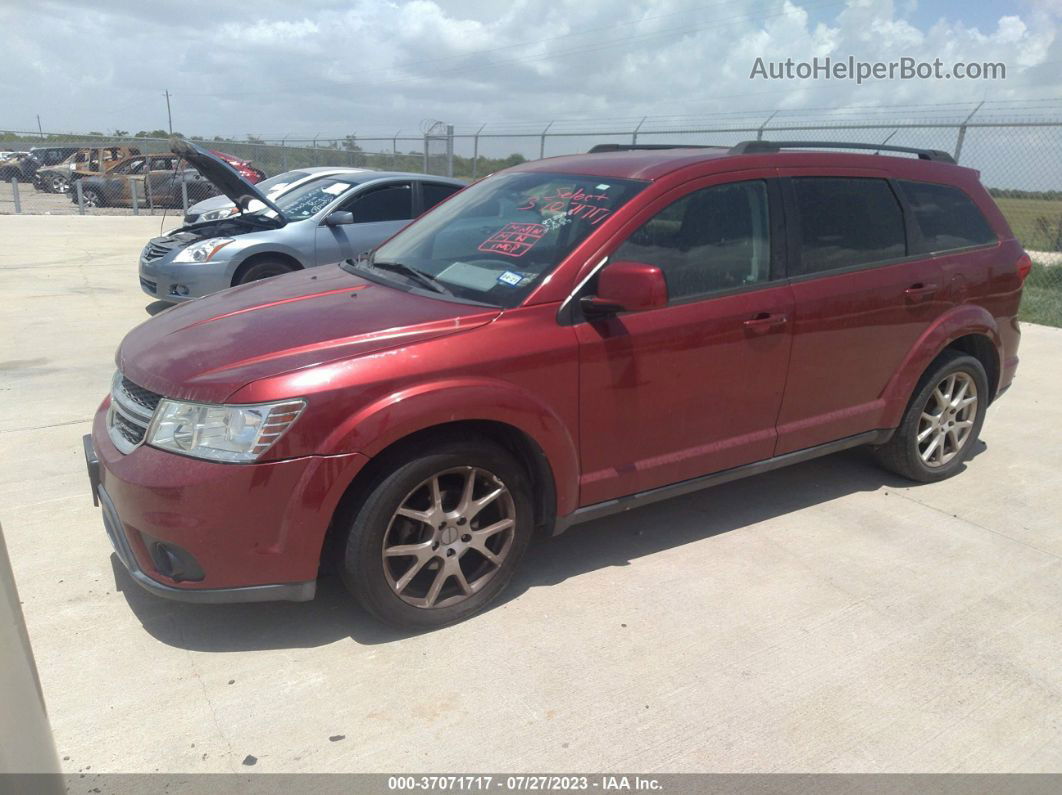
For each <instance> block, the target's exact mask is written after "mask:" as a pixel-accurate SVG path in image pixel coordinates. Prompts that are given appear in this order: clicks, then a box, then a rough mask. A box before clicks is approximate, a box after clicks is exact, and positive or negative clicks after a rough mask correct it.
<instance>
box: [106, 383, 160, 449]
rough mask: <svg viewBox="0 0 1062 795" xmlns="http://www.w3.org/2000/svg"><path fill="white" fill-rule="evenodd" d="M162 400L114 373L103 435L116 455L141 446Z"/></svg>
mask: <svg viewBox="0 0 1062 795" xmlns="http://www.w3.org/2000/svg"><path fill="white" fill-rule="evenodd" d="M161 400H162V396H161V395H156V394H155V393H154V392H151V391H149V390H147V389H144V388H143V387H139V386H137V385H136V384H134V383H133V382H132V381H130V380H129V379H128V378H125V377H124V376H122V374H121V373H115V374H114V379H113V380H112V381H111V407H110V409H108V411H107V435H108V436H109V437H110V439H111V443H112V444H114V446H115V447H116V448H117V449H118V451H119V452H120V453H123V454H125V455H128V454H129V453H131V452H133V450H135V449H136V448H137V447H139V446H140V445H142V444H143V443H144V437H145V436H146V435H147V429H148V426H149V425H151V420H152V418H154V416H155V409H156V408H158V405H159V402H160V401H161Z"/></svg>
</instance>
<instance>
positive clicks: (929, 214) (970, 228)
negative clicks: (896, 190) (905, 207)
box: [900, 182, 996, 254]
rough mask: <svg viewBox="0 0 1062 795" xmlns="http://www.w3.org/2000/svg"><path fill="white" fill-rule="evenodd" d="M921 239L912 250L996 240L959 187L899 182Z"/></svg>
mask: <svg viewBox="0 0 1062 795" xmlns="http://www.w3.org/2000/svg"><path fill="white" fill-rule="evenodd" d="M900 190H902V191H903V194H904V197H905V198H906V199H907V203H908V204H909V205H910V206H911V211H912V212H913V214H914V220H915V223H916V224H917V225H918V229H919V230H920V231H921V233H922V240H921V242H920V243H919V241H914V242H915V245H916V247H917V249H918V251H917V252H916V253H920V254H921V253H925V252H928V251H948V250H951V249H956V248H967V247H968V246H983V245H985V244H987V243H994V242H996V235H995V233H994V232H993V231H992V227H990V226H989V225H988V221H986V220H985V217H984V215H982V214H981V210H980V209H979V208H978V207H977V205H976V204H974V202H973V199H971V198H970V197H969V196H967V195H966V193H964V192H963V191H962V190H960V189H959V188H955V187H952V186H950V185H934V184H933V183H930V182H900Z"/></svg>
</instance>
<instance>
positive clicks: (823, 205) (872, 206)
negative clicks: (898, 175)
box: [793, 177, 907, 273]
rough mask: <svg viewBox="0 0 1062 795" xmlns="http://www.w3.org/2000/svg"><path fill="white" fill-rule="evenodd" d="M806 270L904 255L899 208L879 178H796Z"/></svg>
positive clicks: (795, 188)
mask: <svg viewBox="0 0 1062 795" xmlns="http://www.w3.org/2000/svg"><path fill="white" fill-rule="evenodd" d="M793 188H794V191H795V193H796V203H797V210H798V212H799V215H800V236H801V257H800V261H801V268H802V270H803V272H804V273H817V272H819V271H829V270H837V269H840V268H849V267H853V266H856V265H866V264H869V263H872V262H881V261H884V260H890V259H896V258H898V257H903V256H905V255H906V253H907V239H906V234H905V232H904V225H903V212H902V211H901V210H900V204H899V202H898V201H897V200H896V196H895V195H894V194H893V192H892V188H890V187H889V183H888V182H887V181H885V180H883V179H863V178H849V177H795V178H794V179H793Z"/></svg>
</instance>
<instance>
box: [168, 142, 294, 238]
mask: <svg viewBox="0 0 1062 795" xmlns="http://www.w3.org/2000/svg"><path fill="white" fill-rule="evenodd" d="M170 151H171V152H173V153H174V154H175V155H177V156H179V157H181V158H183V159H184V161H185V162H187V163H189V164H190V165H193V166H195V167H196V168H197V169H199V173H200V174H202V175H203V176H204V177H206V178H207V179H209V180H210V181H211V182H213V183H214V185H215V187H217V189H218V190H220V191H221V192H222V193H224V194H225V195H226V196H227V197H228V198H229V201H231V202H232V203H233V204H235V205H236V206H237V207H239V208H240V209H242V210H246V209H247V208H248V206H250V203H251V202H252V201H260V202H261V203H262V204H264V205H265V206H266V207H268V208H269V209H270V210H272V211H273V212H275V213H276V214H277V217H278V219H279V220H280V221H281V223H285V222H286V221H287V219H286V218H285V217H284V212H283V211H282V210H281V209H280V208H279V207H277V206H276V205H275V204H274V203H273V202H272V200H271V199H270V198H269V197H268V196H266V195H265V194H264V193H262V192H261V191H260V190H258V188H256V187H255V186H254V185H252V184H251V183H250V182H248V181H247V180H245V179H244V178H243V177H241V176H240V175H239V173H238V172H237V171H236V169H234V168H233V167H232V166H230V165H229V164H228V163H226V162H225V161H224V160H222V159H221V158H219V157H215V156H214V155H212V154H210V152H208V151H206V150H205V149H201V148H200V147H198V146H196V145H195V144H193V143H192V142H191V141H187V140H185V139H184V138H172V139H170Z"/></svg>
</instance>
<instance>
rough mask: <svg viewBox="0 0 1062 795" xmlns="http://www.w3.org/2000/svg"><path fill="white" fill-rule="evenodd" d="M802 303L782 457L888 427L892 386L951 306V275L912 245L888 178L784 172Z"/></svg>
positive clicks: (796, 289)
mask: <svg viewBox="0 0 1062 795" xmlns="http://www.w3.org/2000/svg"><path fill="white" fill-rule="evenodd" d="M779 173H780V174H781V175H783V176H784V177H785V178H784V179H783V193H784V195H785V196H786V202H787V205H786V206H787V211H786V218H787V219H790V223H789V230H790V244H791V249H792V256H791V268H790V277H791V284H792V286H793V297H794V300H795V302H796V306H795V309H794V315H793V353H792V360H791V364H790V367H789V381H788V383H787V385H786V390H785V397H784V399H783V401H782V409H781V412H780V414H779V417H778V448H777V451H776V452H777V453H778V454H782V453H788V452H792V451H794V450H800V449H803V448H807V447H813V446H815V445H818V444H823V443H826V442H830V441H834V440H837V439H842V438H844V437H847V436H854V435H856V434H859V433H864V432H867V431H871V430H875V429H877V428H879V427H881V418H882V412H883V410H884V408H885V403H884V400H883V397H882V395H883V392H884V390H885V387H886V385H887V383H888V382H889V380H890V379H891V378H892V376H893V375H894V374H895V373H896V370H897V369H898V368H899V366H900V363H901V362H902V361H903V359H904V357H905V356H906V354H907V352H908V351H909V350H910V349H911V347H912V346H913V345H914V343H915V341H916V340H917V339H918V337H919V336H921V334H922V333H923V332H924V331H925V329H926V328H927V326H928V325H929V324H930V323H932V322H933V320H934V319H935V318H937V317H938V316H939V315H940V314H941V313H942V312H943V311H944V310H945V309H946V308H947V307H948V306H949V303H948V301H947V300H946V297H945V296H946V291H945V290H944V289H942V287H943V285H942V272H941V268H940V266H939V264H937V263H935V262H934V261H933V259H932V258H931V257H926V256H924V255H912V254H910V252H909V248H908V238H909V234H908V229H909V224H910V220H909V219H907V218H906V217H905V212H904V207H903V204H902V201H901V199H900V197H899V196H898V194H897V190H896V188H895V186H894V185H893V184H892V183H891V182H890V181H889V179H888V175H887V174H886V173H884V172H880V171H875V170H866V169H859V170H854V169H850V170H829V171H826V172H824V171H823V170H822V169H815V170H811V169H783V170H780V172H779Z"/></svg>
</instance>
